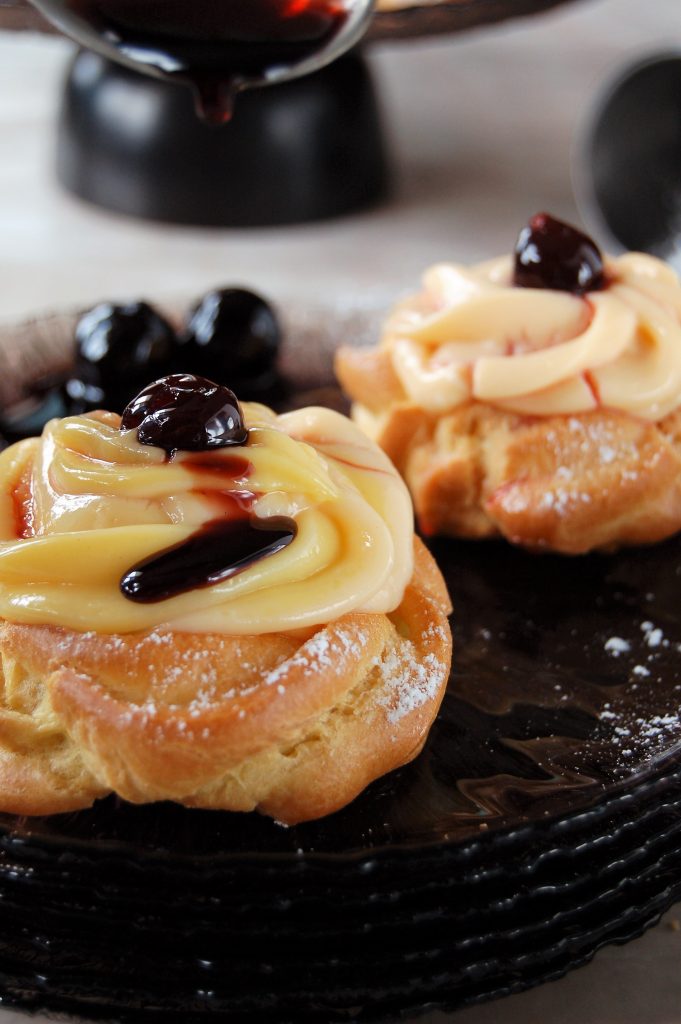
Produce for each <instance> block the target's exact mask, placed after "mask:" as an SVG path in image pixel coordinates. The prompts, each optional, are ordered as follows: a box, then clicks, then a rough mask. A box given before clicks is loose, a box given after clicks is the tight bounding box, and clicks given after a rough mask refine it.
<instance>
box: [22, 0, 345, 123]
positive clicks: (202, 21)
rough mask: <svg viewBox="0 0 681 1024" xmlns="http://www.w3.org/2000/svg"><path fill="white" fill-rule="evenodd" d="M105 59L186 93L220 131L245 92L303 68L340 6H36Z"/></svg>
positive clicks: (64, 1) (334, 23)
mask: <svg viewBox="0 0 681 1024" xmlns="http://www.w3.org/2000/svg"><path fill="white" fill-rule="evenodd" d="M36 6H37V7H38V8H40V9H41V10H42V11H43V12H44V13H45V14H46V15H47V17H48V18H50V19H51V20H52V21H54V22H55V24H57V25H59V26H60V27H61V28H63V29H64V31H65V32H67V34H69V35H70V36H72V37H73V38H74V39H76V40H78V42H80V43H82V44H84V45H85V46H88V47H89V48H90V49H93V50H98V51H99V52H100V53H103V54H104V55H105V56H108V57H112V58H113V59H117V60H123V61H124V62H125V63H127V64H130V65H132V66H133V67H134V66H137V67H138V68H140V69H143V70H145V71H147V72H151V73H152V74H154V75H156V76H158V77H161V78H167V79H175V80H177V81H181V82H186V83H188V84H189V85H190V86H192V88H193V90H194V93H195V96H196V102H197V109H198V112H199V114H200V116H201V117H203V118H204V120H206V121H208V122H210V123H212V124H224V123H226V122H227V121H229V119H230V117H231V115H232V109H233V102H234V96H235V94H236V93H237V92H238V91H239V89H240V88H242V87H243V86H244V85H245V84H249V85H257V84H263V83H265V82H266V81H267V80H268V79H269V78H270V77H271V76H272V75H273V74H276V73H277V72H281V71H283V70H285V69H288V68H292V67H294V66H295V65H298V64H301V63H302V62H304V61H307V60H308V59H309V58H311V57H313V56H315V55H316V54H318V53H321V51H322V50H324V49H326V47H327V46H328V45H329V44H330V43H331V42H332V41H333V39H334V38H335V37H336V36H337V34H338V33H339V31H340V30H341V29H342V27H343V25H344V24H345V22H346V21H347V17H348V11H347V10H346V9H345V8H344V6H343V5H342V3H341V2H340V0H154V2H153V3H150V2H149V0H36Z"/></svg>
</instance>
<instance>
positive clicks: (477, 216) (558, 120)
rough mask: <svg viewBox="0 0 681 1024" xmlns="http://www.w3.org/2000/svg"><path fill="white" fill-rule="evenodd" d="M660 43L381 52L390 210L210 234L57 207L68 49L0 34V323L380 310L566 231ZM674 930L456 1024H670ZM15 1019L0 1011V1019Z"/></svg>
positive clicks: (543, 28)
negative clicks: (220, 294)
mask: <svg viewBox="0 0 681 1024" xmlns="http://www.w3.org/2000/svg"><path fill="white" fill-rule="evenodd" d="M674 42H676V44H677V45H680V46H681V12H680V11H679V0H649V2H645V3H644V2H643V0H579V2H578V3H576V4H574V5H567V6H565V7H564V8H562V9H559V10H558V11H556V12H553V13H551V14H548V15H544V16H542V17H538V18H534V19H532V20H528V21H520V22H513V23H508V24H507V25H504V26H501V27H498V28H495V29H485V30H481V31H478V32H474V33H471V34H468V35H465V36H459V37H456V38H453V39H451V40H439V41H437V42H420V43H413V44H399V45H394V46H383V47H381V48H380V49H376V50H375V51H374V52H373V54H372V56H371V60H372V65H373V68H374V71H375V74H376V78H377V81H378V84H379V87H380V91H381V95H382V100H383V106H384V110H385V116H386V120H387V122H388V124H389V126H390V135H391V141H392V150H393V154H394V160H395V171H396V179H397V181H396V191H395V195H394V198H393V199H392V200H391V202H390V203H388V204H386V205H384V206H382V207H381V208H379V209H376V210H374V211H371V212H369V213H366V214H362V215H358V216H353V217H348V218H346V219H343V220H338V221H330V222H326V223H320V224H314V225H308V226H303V227H297V228H286V229H276V230H257V231H242V230H240V231H229V230H219V231H212V230H194V229H188V228H176V227H172V226H167V225H155V224H149V223H142V222H134V221H132V220H129V219H127V218H123V217H117V216H114V215H112V214H109V213H105V212H102V211H99V210H96V209H94V208H92V207H89V206H87V205H85V204H83V203H81V202H79V201H77V200H75V199H72V198H70V197H68V196H66V195H64V194H63V193H62V192H61V191H60V190H59V188H58V186H57V185H56V184H55V182H54V180H53V177H52V173H51V160H52V151H53V126H54V119H55V112H56V108H57V103H58V99H59V88H60V87H59V82H60V76H61V74H62V70H63V67H64V63H65V61H66V59H67V57H68V54H69V52H70V50H69V45H68V44H66V43H65V42H64V41H62V40H58V39H50V38H38V37H29V36H13V35H10V34H5V35H3V34H1V33H0V282H1V283H2V284H1V288H2V290H1V292H0V295H1V298H0V320H14V319H17V318H21V317H24V316H28V315H32V314H34V313H37V312H39V311H44V310H47V309H54V308H58V307H71V306H82V305H85V304H88V303H91V302H94V301H96V300H98V299H101V298H116V297H118V298H123V297H126V296H127V297H137V296H146V297H152V298H156V299H159V300H163V299H169V300H171V301H173V302H176V301H177V299H178V297H179V298H191V297H192V296H196V295H198V294H200V293H202V292H203V291H205V290H206V289H207V288H208V287H209V286H210V285H214V284H226V283H230V282H240V283H246V284H249V285H251V286H252V287H256V288H259V289H261V290H262V291H264V292H265V293H266V294H269V295H270V296H272V297H273V298H274V299H277V300H280V301H286V299H287V297H296V298H299V297H302V298H305V297H308V296H314V299H315V302H317V303H319V302H320V301H321V302H322V303H328V305H329V307H330V308H333V307H339V306H343V307H350V308H352V307H355V306H369V307H372V308H373V307H376V306H385V305H386V304H387V303H388V302H389V301H390V300H391V299H392V297H393V296H395V295H397V294H399V293H401V292H403V291H404V290H406V289H409V288H411V287H413V285H414V283H415V281H416V280H417V278H418V275H419V273H420V271H421V270H422V269H423V268H424V267H425V266H426V265H427V264H428V263H431V262H434V261H436V260H439V259H462V260H474V259H480V258H484V257H487V256H491V255H495V254H497V253H499V252H503V251H506V250H508V249H509V247H510V246H511V245H512V243H513V241H514V239H515V236H516V234H517V231H518V229H519V227H520V226H521V225H522V224H523V223H524V222H525V221H526V219H527V217H528V216H529V215H530V214H532V213H534V212H536V211H538V210H542V209H548V210H550V211H551V212H553V213H555V214H556V215H558V216H562V217H566V218H568V219H572V220H574V219H575V218H576V217H577V212H576V208H575V201H574V198H573V191H572V186H571V176H570V157H571V149H572V147H573V145H574V140H575V138H576V135H577V133H578V128H579V125H580V124H581V123H582V120H583V118H584V115H585V113H586V111H587V110H588V108H589V105H590V103H591V101H592V99H593V97H594V95H595V94H596V92H597V90H598V89H599V86H600V85H602V83H603V82H604V80H605V79H606V78H607V77H608V76H609V75H610V74H611V73H612V72H613V71H614V70H615V69H616V68H617V67H619V66H621V65H622V64H624V63H626V62H628V61H631V60H634V59H636V58H637V57H639V56H640V55H642V54H644V53H649V52H651V51H654V50H656V49H664V50H668V49H669V46H670V43H671V44H673V43H674ZM677 917H678V918H679V919H681V905H679V906H678V907H677V908H676V911H672V912H671V913H670V914H669V915H668V916H667V918H666V919H665V921H664V922H663V923H662V924H661V925H660V926H658V927H657V928H656V929H654V930H652V931H651V932H649V933H648V934H647V935H646V936H644V937H643V938H642V939H640V940H638V941H636V942H633V943H630V944H629V945H627V946H624V947H613V948H609V949H605V950H603V951H601V952H600V953H599V954H598V955H597V957H596V959H595V961H594V962H593V963H592V964H591V965H589V966H588V967H586V968H583V969H581V970H579V971H576V972H574V973H573V974H571V975H569V976H568V977H567V978H565V979H563V980H562V981H560V982H556V983H552V984H549V985H544V986H542V987H540V988H538V989H535V990H533V991H531V992H528V993H525V994H523V995H520V996H514V997H512V998H510V999H507V1000H504V1001H502V1002H498V1003H493V1004H489V1005H487V1006H481V1007H476V1008H473V1009H470V1010H466V1011H463V1012H461V1013H460V1014H457V1015H456V1022H457V1024H492V1022H494V1024H520V1022H521V1021H522V1022H523V1024H534V1022H536V1024H539V1022H540V1021H541V1022H544V1021H549V1022H551V1024H634V1022H635V1024H681V970H680V969H679V965H680V964H681V931H678V930H676V929H675V928H674V927H673V925H674V924H675V922H676V919H677ZM422 1019H423V1020H424V1024H444V1022H445V1021H446V1020H449V1019H452V1018H449V1017H446V1016H444V1015H442V1014H433V1015H430V1016H429V1017H426V1018H422ZM22 1020H25V1018H23V1017H21V1016H19V1015H15V1014H14V1013H13V1012H12V1011H9V1010H4V1011H3V1010H0V1024H14V1022H16V1024H20V1021H22ZM35 1020H36V1021H40V1020H41V1018H35Z"/></svg>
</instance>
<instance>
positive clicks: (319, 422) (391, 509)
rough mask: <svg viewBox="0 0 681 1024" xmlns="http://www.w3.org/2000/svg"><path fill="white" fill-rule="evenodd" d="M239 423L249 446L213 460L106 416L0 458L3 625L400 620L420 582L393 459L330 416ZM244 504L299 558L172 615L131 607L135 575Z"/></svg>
mask: <svg viewBox="0 0 681 1024" xmlns="http://www.w3.org/2000/svg"><path fill="white" fill-rule="evenodd" d="M243 413H244V420H245V423H246V426H247V427H248V442H247V444H246V445H245V446H243V447H239V448H235V449H229V448H227V449H221V450H220V451H219V452H213V453H211V456H210V459H209V460H208V459H205V460H202V459H199V460H197V459H196V458H193V459H192V458H191V457H190V455H189V454H188V453H183V452H178V453H177V455H176V456H174V457H173V458H172V459H169V458H168V457H167V456H166V453H165V452H164V451H163V450H162V449H160V448H156V447H151V446H149V445H143V444H140V443H139V441H138V439H137V433H136V431H135V430H126V431H121V430H120V429H119V425H120V419H119V417H118V416H115V415H113V414H109V413H94V414H91V415H86V416H76V417H69V418H66V419H63V420H53V421H52V422H51V423H49V424H48V425H47V426H46V428H45V430H44V432H43V435H42V437H40V438H35V439H30V440H27V441H22V442H20V443H19V444H16V445H14V446H12V447H10V448H8V449H7V450H6V451H4V452H3V453H2V454H0V618H4V619H7V620H9V621H13V622H22V623H43V624H51V625H55V626H63V627H67V628H71V629H75V630H80V631H87V630H94V631H96V632H101V633H127V632H131V631H137V630H149V629H152V628H155V627H159V626H164V627H169V628H172V629H175V630H186V631H192V632H215V633H223V634H257V633H270V632H279V631H285V630H291V629H297V628H303V627H312V626H318V625H322V624H325V623H327V622H330V621H332V620H334V619H337V618H338V617H339V616H341V615H343V614H345V613H347V612H353V611H364V612H389V611H393V610H394V609H395V608H396V607H397V606H398V605H399V603H400V601H401V600H402V596H403V593H404V589H405V587H406V585H407V583H408V582H409V580H410V578H411V576H412V572H413V560H412V559H413V555H412V549H413V539H412V538H413V515H412V506H411V500H410V498H409V494H408V492H407V490H406V487H405V485H404V484H403V483H402V480H401V479H400V477H399V476H398V474H397V473H396V471H395V469H394V468H393V466H392V464H391V463H390V461H389V460H388V458H387V457H386V456H385V455H384V454H383V453H382V452H381V451H380V450H379V449H378V448H377V447H376V446H375V445H374V444H373V443H372V442H371V441H369V440H367V438H366V436H365V435H364V434H362V433H361V432H360V431H359V429H358V428H357V427H355V426H354V425H353V424H352V423H351V422H350V421H349V420H347V419H346V418H345V417H343V416H340V415H339V414H338V413H334V412H332V411H330V410H328V409H321V408H310V409H304V410H301V411H298V412H292V413H288V414H286V415H283V416H276V415H275V414H274V413H273V412H272V411H271V410H269V409H267V408H265V407H264V406H259V405H254V404H248V403H245V404H244V405H243ZM221 460H222V463H221ZM221 466H224V472H223V471H222V470H221ZM235 467H236V468H235ZM246 494H248V495H249V497H250V502H251V504H250V513H249V514H250V515H253V516H256V517H259V518H263V519H264V518H268V517H270V516H283V517H288V518H290V519H293V520H294V522H295V524H296V528H297V533H296V536H295V538H294V540H293V541H292V542H291V543H290V544H289V545H288V547H286V548H285V549H284V550H281V551H277V552H276V553H275V554H273V555H271V556H269V557H266V558H263V559H261V560H260V561H257V562H255V563H254V564H252V565H250V566H249V567H248V568H246V569H245V570H244V571H242V572H240V573H238V574H237V575H235V576H233V577H231V578H230V579H227V580H224V581H222V582H219V583H216V584H214V585H210V586H202V587H197V588H195V589H192V590H190V591H188V592H185V593H182V594H179V595H176V596H173V597H170V598H167V599H165V600H161V601H154V602H152V603H144V604H139V603H135V602H133V601H131V600H129V599H128V598H126V597H125V596H124V595H123V593H121V590H120V581H121V578H122V577H123V576H124V574H125V573H126V572H127V571H129V570H130V568H131V567H132V566H134V565H135V564H137V563H139V562H141V561H143V560H144V559H146V558H149V557H151V556H153V555H155V554H156V553H159V552H162V551H165V550H167V549H170V548H172V547H173V546H174V545H178V544H181V543H182V542H184V541H186V540H187V538H189V537H190V536H191V535H193V534H195V533H196V531H197V530H198V529H200V528H201V526H202V525H204V524H206V523H209V522H213V521H215V520H216V518H219V517H220V516H224V515H228V514H229V512H228V511H227V512H226V511H225V508H226V507H227V508H228V507H229V504H230V502H231V503H232V504H234V507H238V503H239V501H240V500H241V496H243V495H246ZM253 496H255V497H253Z"/></svg>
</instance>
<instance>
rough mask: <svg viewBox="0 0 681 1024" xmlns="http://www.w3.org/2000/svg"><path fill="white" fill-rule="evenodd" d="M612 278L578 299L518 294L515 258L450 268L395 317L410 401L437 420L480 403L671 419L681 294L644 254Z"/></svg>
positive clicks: (680, 377)
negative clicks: (600, 409) (605, 410)
mask: <svg viewBox="0 0 681 1024" xmlns="http://www.w3.org/2000/svg"><path fill="white" fill-rule="evenodd" d="M604 279H605V285H604V287H601V288H599V289H598V290H593V291H585V293H584V294H575V293H571V292H569V291H565V290H557V289H556V290H554V289H552V288H549V287H547V288H536V287H530V288H528V287H517V286H514V284H513V261H512V259H511V258H510V257H502V258H499V259H495V260H491V261H489V262H485V263H481V264H478V265H477V266H473V267H470V268H468V267H464V266H460V265H458V264H453V263H443V264H439V265H437V266H434V267H432V268H431V269H430V270H428V271H427V272H426V274H425V276H424V280H423V291H422V292H421V293H420V294H419V295H418V296H416V297H415V298H412V299H410V300H408V301H407V302H405V303H403V304H402V305H401V306H399V307H398V308H397V310H396V311H395V312H394V313H393V314H392V316H391V317H390V319H389V320H388V323H387V325H386V328H385V332H384V335H383V339H382V342H381V347H382V348H383V349H384V350H387V351H388V352H389V354H390V356H391V360H392V366H393V369H394V371H395V373H396V375H397V377H398V378H399V381H400V384H401V386H402V388H403V390H404V392H405V395H406V397H407V399H408V400H410V401H412V402H414V403H415V404H416V405H419V406H421V407H422V408H424V409H427V410H430V411H432V412H434V413H443V412H446V411H447V410H449V409H454V408H456V407H457V406H460V405H462V404H464V403H466V402H469V401H471V400H474V401H475V400H476V401H479V402H485V403H487V404H490V405H493V406H496V407H498V408H500V409H506V410H508V411H511V412H517V413H521V414H527V415H532V416H551V415H555V414H570V413H581V412H586V411H588V410H591V409H595V408H597V407H599V406H605V407H609V408H612V409H619V410H623V411H625V412H628V413H630V414H632V415H634V416H638V417H641V418H643V419H647V420H654V421H656V420H660V419H661V418H662V417H664V416H665V415H667V413H669V412H671V411H672V410H673V409H675V408H676V407H677V406H678V405H679V404H681V285H680V284H679V280H678V278H677V276H676V274H675V273H674V271H673V270H672V269H671V268H670V267H668V266H667V265H666V264H664V263H662V262H661V261H660V260H658V259H655V258H654V257H652V256H646V255H643V254H639V253H630V254H628V255H625V256H622V257H620V258H619V259H610V260H606V261H605V267H604ZM362 411H363V410H359V412H360V417H359V421H360V422H362V416H361V413H362ZM369 418H371V417H369Z"/></svg>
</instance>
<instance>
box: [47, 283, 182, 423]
mask: <svg viewBox="0 0 681 1024" xmlns="http://www.w3.org/2000/svg"><path fill="white" fill-rule="evenodd" d="M176 347H177V338H176V335H175V332H174V330H173V328H172V327H171V326H170V324H169V323H168V322H167V320H165V319H164V318H163V317H162V316H160V315H159V314H158V313H157V312H156V310H155V309H153V308H152V307H151V306H150V305H149V304H148V303H146V302H131V303H127V304H125V305H114V304H112V303H110V302H102V303H100V304H99V305H98V306H95V307H94V308H93V309H91V310H89V311H88V312H87V313H85V314H84V315H83V316H82V317H81V318H80V320H79V321H78V324H77V325H76V357H75V365H74V370H73V373H72V375H71V377H70V378H69V379H68V380H67V381H66V384H65V391H66V396H67V401H68V404H69V411H70V412H71V413H72V414H78V413H82V412H89V411H91V410H93V409H102V408H105V409H110V410H112V411H114V412H120V411H121V409H122V408H123V406H124V405H125V403H126V401H127V398H128V396H129V395H130V394H131V392H132V393H135V392H137V391H139V390H141V388H143V387H144V385H145V384H146V383H147V382H148V381H149V380H153V379H154V378H155V377H157V376H158V375H159V374H161V373H167V372H168V370H169V369H172V368H173V362H174V358H175V351H176Z"/></svg>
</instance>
